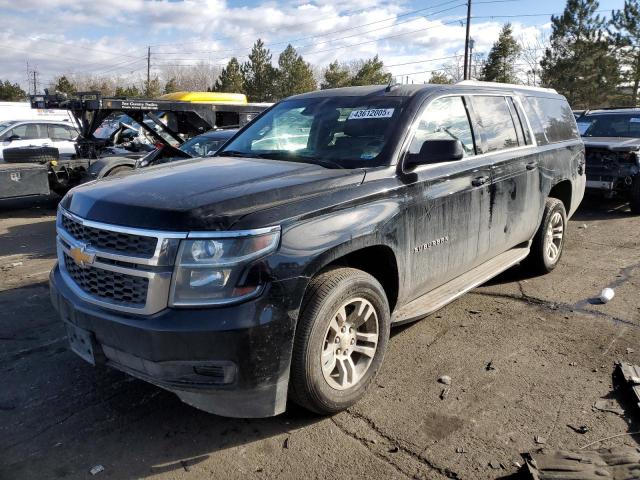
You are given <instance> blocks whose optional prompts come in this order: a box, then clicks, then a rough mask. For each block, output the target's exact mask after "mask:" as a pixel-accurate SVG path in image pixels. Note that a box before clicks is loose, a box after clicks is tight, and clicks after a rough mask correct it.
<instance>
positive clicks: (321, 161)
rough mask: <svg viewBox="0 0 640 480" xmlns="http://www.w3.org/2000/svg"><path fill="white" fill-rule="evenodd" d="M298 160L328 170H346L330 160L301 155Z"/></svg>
mask: <svg viewBox="0 0 640 480" xmlns="http://www.w3.org/2000/svg"><path fill="white" fill-rule="evenodd" d="M295 158H296V159H301V160H303V161H308V162H309V163H313V164H315V165H320V166H321V167H326V168H345V166H344V165H342V164H340V163H338V162H336V161H334V160H329V159H328V158H317V157H310V156H309V157H308V156H304V155H300V156H298V157H295Z"/></svg>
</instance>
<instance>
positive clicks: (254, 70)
mask: <svg viewBox="0 0 640 480" xmlns="http://www.w3.org/2000/svg"><path fill="white" fill-rule="evenodd" d="M242 76H243V79H244V86H245V90H246V94H247V96H248V97H249V99H250V100H251V101H252V102H271V101H273V98H274V93H275V92H274V88H275V80H276V69H275V68H273V66H272V65H271V52H270V51H269V50H268V49H267V48H265V46H264V42H263V41H262V40H260V39H258V40H257V41H256V43H254V44H253V48H252V49H251V53H250V54H249V61H247V62H246V63H245V64H244V65H242Z"/></svg>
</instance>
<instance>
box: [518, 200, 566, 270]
mask: <svg viewBox="0 0 640 480" xmlns="http://www.w3.org/2000/svg"><path fill="white" fill-rule="evenodd" d="M566 230H567V212H566V211H565V209H564V204H563V203H562V202H561V201H560V200H558V199H557V198H547V201H546V204H545V209H544V214H543V215H542V222H541V223H540V228H538V231H537V232H536V235H535V237H533V242H532V244H531V252H530V253H529V256H528V257H527V258H526V260H525V261H524V265H525V267H526V268H527V269H529V270H530V271H531V272H532V273H549V272H550V271H551V270H553V269H554V268H556V266H557V265H558V262H559V261H560V257H561V256H562V250H563V248H564V240H565V234H566Z"/></svg>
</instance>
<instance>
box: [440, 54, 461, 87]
mask: <svg viewBox="0 0 640 480" xmlns="http://www.w3.org/2000/svg"><path fill="white" fill-rule="evenodd" d="M440 70H441V71H442V72H444V73H445V75H447V76H448V77H449V78H450V79H451V81H452V82H453V83H457V82H460V81H461V80H464V55H458V54H457V53H456V55H455V57H454V58H452V59H451V60H449V61H448V62H447V63H445V64H443V65H442V68H441V69H440Z"/></svg>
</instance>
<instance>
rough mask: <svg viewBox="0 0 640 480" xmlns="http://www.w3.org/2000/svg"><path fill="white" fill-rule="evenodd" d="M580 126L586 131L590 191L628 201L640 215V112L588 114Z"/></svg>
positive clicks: (630, 109)
mask: <svg viewBox="0 0 640 480" xmlns="http://www.w3.org/2000/svg"><path fill="white" fill-rule="evenodd" d="M578 124H579V125H582V126H583V129H584V132H583V134H582V137H583V140H584V145H585V148H586V169H587V189H588V190H590V191H594V192H599V193H602V194H604V195H605V196H606V197H608V198H613V197H617V198H621V199H625V200H627V201H629V207H630V209H631V211H632V212H633V213H636V214H640V109H638V108H617V109H603V110H591V111H586V112H585V113H583V114H582V116H580V118H579V119H578Z"/></svg>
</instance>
